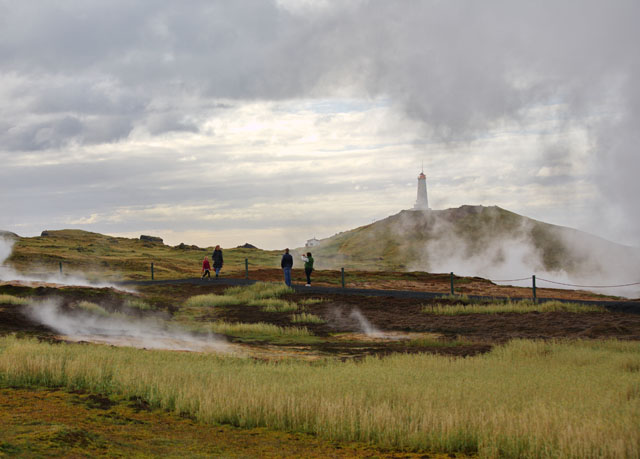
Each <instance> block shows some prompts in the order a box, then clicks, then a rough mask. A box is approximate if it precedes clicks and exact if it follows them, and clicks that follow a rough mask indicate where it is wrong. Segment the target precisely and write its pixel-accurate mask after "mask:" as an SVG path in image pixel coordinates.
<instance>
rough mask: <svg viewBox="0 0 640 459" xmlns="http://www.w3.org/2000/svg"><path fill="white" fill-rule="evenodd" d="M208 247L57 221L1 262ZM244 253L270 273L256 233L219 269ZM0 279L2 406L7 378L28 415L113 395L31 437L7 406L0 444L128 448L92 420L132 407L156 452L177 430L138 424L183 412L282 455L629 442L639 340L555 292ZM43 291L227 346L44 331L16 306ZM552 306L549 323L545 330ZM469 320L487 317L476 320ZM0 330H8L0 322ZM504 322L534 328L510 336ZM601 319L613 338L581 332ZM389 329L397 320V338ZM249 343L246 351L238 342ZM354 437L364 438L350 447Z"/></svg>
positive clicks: (332, 276)
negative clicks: (475, 293) (116, 286)
mask: <svg viewBox="0 0 640 459" xmlns="http://www.w3.org/2000/svg"><path fill="white" fill-rule="evenodd" d="M210 251H211V250H210V248H207V249H198V248H189V247H183V248H178V247H169V246H165V245H162V244H157V243H148V242H143V241H138V240H132V239H123V238H111V237H107V236H102V235H95V234H92V233H86V232H74V231H59V232H51V234H50V235H49V236H46V237H40V238H23V239H20V240H19V241H18V242H17V245H16V247H15V250H14V252H13V255H12V257H11V259H10V263H11V264H12V265H13V266H14V267H16V268H19V269H23V270H25V271H29V272H34V271H36V272H37V271H38V270H40V271H41V272H42V273H45V272H50V271H54V272H55V271H57V270H58V262H59V261H63V269H64V270H65V272H68V271H73V270H77V271H78V272H83V273H85V274H86V275H87V277H89V278H91V276H95V277H96V278H101V279H103V278H105V277H110V276H111V277H112V278H113V279H116V278H129V279H143V278H148V277H150V276H149V269H148V267H149V265H150V263H151V261H153V262H154V266H155V268H156V271H155V276H156V278H159V279H162V278H175V277H195V276H197V275H198V274H199V268H200V261H201V259H202V257H203V256H204V255H205V254H209V255H210V253H209V252H210ZM249 256H250V259H251V260H252V261H251V262H250V263H251V264H250V269H251V268H252V267H256V266H258V265H261V266H270V267H273V268H274V272H276V274H277V275H278V276H279V275H280V273H278V272H277V266H278V264H279V258H280V253H278V252H265V251H260V250H254V249H229V250H225V270H224V272H223V273H224V274H225V275H232V274H233V275H237V276H243V270H244V258H247V257H249ZM339 274H340V273H339V272H329V271H324V272H318V273H315V277H314V280H319V279H325V280H326V281H327V283H330V284H331V285H337V284H338V282H339V281H340V277H339ZM351 275H352V278H351V281H352V282H358V283H362V285H365V286H366V285H371V284H372V283H373V284H374V285H375V282H378V281H384V282H387V283H390V284H393V283H394V282H397V283H398V285H406V283H412V282H414V283H421V282H431V281H434V280H438V281H442V280H444V281H446V280H448V278H449V277H448V274H446V275H439V274H433V275H431V274H428V273H368V272H364V271H363V272H358V273H353V274H351ZM481 281H482V280H477V279H471V278H463V279H460V278H458V279H456V282H457V283H456V285H457V286H460V288H462V287H465V286H469V285H472V284H474V283H478V282H481ZM486 283H487V282H484V284H486ZM387 285H389V284H387ZM1 288H2V292H3V293H0V314H2V317H1V318H0V321H1V323H0V396H4V397H5V399H1V397H0V403H2V409H3V410H17V411H20V410H19V409H18V408H16V407H12V406H13V405H11V403H10V402H9V401H7V400H9V399H11V398H12V394H14V395H16V396H17V395H19V396H20V397H23V396H24V397H25V400H26V398H28V397H29V395H28V394H27V392H25V389H26V390H29V391H33V392H34V393H36V394H45V395H43V396H40V395H37V396H36V397H40V402H39V403H40V405H36V406H35V408H34V410H33V412H32V413H31V415H30V416H31V418H32V419H33V420H34V421H33V423H36V422H40V421H35V419H36V418H37V417H38V416H40V414H38V413H39V411H38V410H44V409H46V407H48V406H49V405H48V404H49V402H52V399H60V400H63V399H66V398H69V397H70V398H74V397H76V398H77V397H81V398H82V397H85V395H86V397H85V398H87V399H89V400H102V402H100V403H103V404H105V405H109V406H111V405H113V408H112V409H110V411H108V413H109V414H108V417H107V415H106V412H105V413H103V414H104V416H102V417H100V416H94V417H93V419H92V420H91V422H89V421H87V423H86V424H82V425H80V424H78V423H76V424H74V423H73V421H71V420H69V421H68V423H67V424H65V425H64V427H62V426H61V424H55V419H54V420H52V421H47V422H51V423H53V424H46V425H48V426H49V427H48V430H46V431H44V430H38V433H37V435H36V434H34V435H36V436H35V437H33V438H32V437H28V436H25V435H26V434H24V432H26V431H31V430H29V429H37V428H38V427H37V426H36V425H35V424H33V423H30V420H29V417H28V416H27V417H25V418H24V419H23V418H20V419H22V420H21V421H20V420H16V419H18V418H17V417H15V416H14V417H6V416H5V417H3V418H1V421H0V422H4V423H6V424H5V425H7V426H11V427H7V429H5V430H6V432H2V429H0V455H2V454H8V455H20V454H22V455H25V456H30V457H32V456H42V455H47V454H55V453H56V452H58V453H59V454H60V455H65V454H66V455H78V456H87V455H88V456H94V455H100V454H106V455H109V454H111V455H118V454H122V455H124V456H126V455H128V454H131V455H144V449H140V448H141V445H140V444H138V443H136V442H134V443H135V444H131V445H130V446H127V447H126V448H124V449H118V448H120V447H121V446H122V445H124V444H126V440H119V441H120V443H118V445H119V446H118V448H115V447H114V449H111V448H110V447H109V446H108V441H107V440H105V439H106V438H108V437H106V436H105V437H103V436H102V434H101V433H100V432H102V431H105V432H111V431H112V430H114V429H113V428H114V425H121V424H120V423H123V424H127V425H128V424H131V425H132V426H134V425H137V424H136V422H137V421H136V420H140V422H143V423H145V424H143V425H144V429H142V428H141V430H140V431H138V433H136V434H133V433H129V434H123V435H130V436H131V435H134V436H135V438H140V439H143V438H144V439H147V441H149V444H150V445H151V447H152V448H153V449H150V450H149V451H163V452H162V453H157V454H167V455H177V454H178V453H177V451H178V452H179V451H181V449H180V448H181V447H179V446H175V448H177V449H162V448H164V447H165V446H166V447H167V448H168V447H169V446H170V445H169V443H171V446H172V447H173V446H174V445H181V444H183V443H180V439H179V438H175V437H177V436H171V435H170V434H168V433H165V434H159V435H167V444H163V445H160V444H158V442H156V441H153V440H152V438H153V435H152V432H153V431H158V430H156V429H158V428H159V426H157V425H156V422H157V423H159V424H160V423H162V422H166V423H169V424H170V425H174V424H173V423H174V422H175V426H176V429H178V430H177V431H180V432H185V434H184V435H185V437H184V438H187V437H188V435H189V434H188V433H187V432H188V429H186V427H185V426H184V424H181V423H180V422H178V421H179V420H180V419H183V420H184V419H187V420H189V421H190V422H191V423H192V424H193V429H194V430H193V431H191V432H194V435H196V434H195V432H200V433H198V434H197V435H201V436H202V437H198V438H204V437H206V429H204V430H200V429H202V428H209V429H214V427H215V428H216V429H217V428H218V427H219V426H224V429H228V428H230V426H231V428H235V429H237V432H245V433H246V432H252V433H255V434H256V435H257V436H258V437H259V438H262V439H264V442H265V444H275V443H277V441H274V440H273V439H274V438H281V437H278V435H291V436H292V437H287V438H288V439H287V440H286V441H285V440H282V441H283V448H285V449H286V450H287V451H293V452H292V453H291V455H292V457H313V456H314V454H316V455H317V457H326V456H335V457H342V456H339V454H340V450H341V449H342V448H345V450H346V451H349V452H350V453H351V454H347V455H346V457H349V456H357V455H359V454H361V453H362V455H367V456H374V457H375V456H379V457H386V456H385V454H389V455H393V456H392V457H398V456H395V454H398V455H404V454H406V455H407V457H412V455H413V454H415V455H416V457H419V456H421V455H423V454H427V453H428V454H429V455H433V454H456V455H462V456H465V457H466V456H467V455H468V456H479V457H549V458H552V457H553V458H563V457H570V458H583V457H611V458H614V457H639V456H640V428H639V427H638V426H639V425H640V344H639V342H640V341H638V336H639V335H638V334H637V332H636V331H635V330H637V329H638V326H637V325H634V324H633V322H634V321H633V320H632V319H633V317H631V316H633V315H632V314H630V315H626V316H624V315H615V314H614V313H607V312H606V311H604V310H603V309H602V308H599V307H587V306H583V305H578V304H571V303H559V302H555V303H554V302H547V303H532V302H526V301H525V302H520V301H519V302H511V301H506V302H505V301H487V302H480V301H474V300H470V299H469V298H466V297H464V296H461V295H453V296H451V297H448V298H443V299H441V300H439V301H441V304H438V303H437V302H435V301H434V302H433V303H432V304H428V303H427V304H420V303H419V301H418V300H415V301H414V302H412V301H410V300H399V299H393V298H378V299H375V298H373V297H362V298H360V299H354V298H347V297H346V296H339V295H335V296H332V295H327V296H326V297H314V296H309V295H304V294H302V293H296V292H294V291H293V290H291V289H288V288H287V287H285V286H284V285H283V284H282V282H278V283H257V284H255V285H253V286H250V287H238V288H227V289H224V288H223V287H222V286H219V285H218V286H217V285H216V284H215V283H214V282H211V283H206V285H188V284H185V285H180V286H179V285H167V286H148V287H144V288H142V287H141V288H140V291H139V292H137V293H135V292H121V291H114V290H109V289H91V288H86V289H83V288H80V287H60V288H54V287H38V288H32V287H25V286H11V285H8V286H2V287H1ZM58 296H59V297H60V304H61V311H65V313H69V314H78V315H79V316H80V318H81V319H82V318H85V317H89V318H92V319H93V318H95V319H96V321H95V323H96V324H99V322H100V321H101V320H110V319H111V318H113V319H115V320H117V321H119V322H118V323H123V324H125V323H126V324H129V323H133V324H134V325H136V326H139V327H140V329H141V330H142V329H143V328H144V327H146V326H148V324H154V325H153V326H154V327H157V328H158V329H159V330H161V331H163V332H164V331H169V332H170V331H172V330H178V331H181V332H185V331H186V332H188V333H192V334H193V336H194V337H195V338H197V339H198V338H202V337H205V338H206V337H215V339H217V338H218V337H220V335H223V336H222V338H224V339H225V340H226V341H227V343H228V344H229V349H230V350H229V351H228V352H234V350H237V351H238V354H237V355H233V354H232V355H228V354H220V355H217V354H212V353H196V352H171V351H161V350H148V349H134V348H127V347H112V346H105V345H97V344H90V343H86V342H85V343H82V344H76V343H67V342H58V341H56V337H55V336H52V333H51V332H50V331H48V330H46V329H44V328H42V327H35V326H34V324H30V323H28V321H26V319H25V318H24V317H23V316H22V315H21V314H20V313H19V310H20V308H27V307H29V305H31V306H35V307H38V305H39V304H45V303H46V301H47V300H48V299H49V298H50V297H58ZM43 300H44V301H43ZM356 310H357V311H360V310H362V312H363V314H364V315H368V317H369V319H372V318H375V320H373V319H372V321H373V322H375V323H374V325H375V326H376V327H378V328H383V329H384V330H383V331H384V332H385V333H386V331H387V328H386V327H389V331H390V333H389V335H385V333H379V334H377V335H376V334H374V335H375V336H373V337H370V336H366V334H367V333H366V331H362V330H361V329H360V328H359V325H358V323H357V321H356V320H355V319H353V317H352V315H353V312H354V311H356ZM583 313H588V314H583ZM525 318H526V322H525V320H524V319H525ZM146 319H148V320H149V322H145V321H144V320H146ZM559 319H561V320H562V321H563V322H562V324H565V325H562V326H561V328H562V329H561V330H558V327H557V322H558V320H559ZM605 322H606V324H605ZM478 324H479V325H478ZM500 324H503V325H500ZM149 326H150V325H149ZM501 326H503V327H505V328H504V330H502V329H501V328H500V327H501ZM553 326H556V328H553ZM12 327H13V328H12ZM29 327H34V328H29ZM483 327H486V328H487V331H486V332H485V333H479V332H478V330H484V328H483ZM536 327H538V328H536ZM489 328H490V329H489ZM15 329H17V330H18V332H17V334H11V333H16V332H15V331H14V330H15ZM434 330H435V331H434ZM570 330H573V331H571V333H573V334H572V335H571V336H573V337H574V338H573V339H549V338H548V336H563V337H564V336H565V334H567V333H569V331H570ZM432 331H433V333H432ZM409 332H410V333H409ZM519 333H527V334H526V335H524V336H534V337H538V336H547V338H545V340H523V339H513V337H514V336H521V335H519ZM611 333H613V334H614V336H621V337H622V339H624V340H626V341H618V340H611V339H597V337H599V336H608V335H607V334H611ZM403 334H406V335H407V337H406V338H402V335H403ZM466 334H468V335H469V337H466ZM28 336H36V337H37V338H38V339H31V338H28ZM385 336H388V337H387V338H385ZM397 337H400V338H402V339H404V341H402V340H401V339H400V338H398V340H396V338H397ZM575 337H578V339H576V338H575ZM583 337H587V338H592V339H588V340H584V339H582V338H583ZM82 339H83V340H86V337H85V338H82ZM212 339H213V338H212ZM485 339H491V340H493V341H490V342H485V341H483V340H485ZM247 349H253V350H256V349H257V350H258V351H259V352H258V351H256V353H254V354H250V353H248V352H247V353H245V352H243V350H247ZM489 350H490V352H489ZM440 352H444V353H446V354H445V355H439V353H440ZM246 355H251V356H252V357H251V358H247V357H245V356H246ZM372 355H375V356H384V357H375V356H372ZM305 356H312V357H313V358H309V359H306V358H305ZM456 356H464V357H456ZM472 356H473V357H472ZM47 394H55V395H51V396H49V395H47ZM79 394H80V395H79ZM3 400H4V401H3ZM69 403H70V404H73V403H75V402H69ZM132 404H133V405H132ZM131 406H134V407H136V406H146V407H149V410H151V411H153V412H154V413H156V414H157V415H158V416H159V417H158V419H163V421H154V420H152V419H151V417H150V416H142V417H138V415H137V413H135V411H136V409H137V408H136V409H133V411H132V408H131ZM10 407H12V408H10ZM59 409H60V410H63V409H64V410H66V409H67V408H59ZM60 414H61V418H64V413H63V412H61V413H60ZM25 416H26V415H25ZM54 418H55V416H54ZM38 419H39V418H38ZM123 419H129V420H131V421H123ZM42 422H44V421H42ZM101 423H102V426H103V429H100V425H101ZM89 424H91V425H93V426H94V427H89ZM43 425H45V424H43ZM34 426H35V427H34ZM91 429H95V430H91ZM224 429H223V430H224ZM256 429H258V430H256ZM261 429H266V430H264V431H263V430H261ZM266 431H268V432H270V433H266V434H265V432H266ZM14 432H22V434H15V433H14ZM263 434H264V435H263ZM104 435H107V434H106V433H105V434H104ZM114 435H115V434H114ZM234 435H235V434H232V433H229V432H227V431H225V433H224V435H223V436H222V437H220V443H221V444H225V442H226V441H227V440H228V441H229V442H230V443H233V442H234V441H236V440H234V438H236V437H235V436H234ZM247 435H248V434H247ZM296 436H300V438H309V439H311V438H312V439H315V440H314V441H318V442H320V443H322V442H326V443H322V446H321V448H323V449H321V450H322V451H323V452H322V453H312V452H308V451H307V452H301V451H302V450H296V449H295V447H294V443H295V442H296V441H299V440H298V439H297V438H298V437H296ZM305 436H306V437H305ZM109 438H110V437H109ZM243 438H248V437H243ZM292 438H293V439H292ZM25 439H27V440H25ZM225 439H227V440H225ZM141 441H142V440H141ZM200 441H201V440H198V439H197V438H194V440H193V442H194V443H193V445H196V444H202V445H203V446H202V448H203V449H202V451H212V453H211V454H212V455H216V454H219V455H225V454H229V455H230V456H234V454H236V453H233V452H230V451H226V450H225V451H226V452H225V451H223V450H220V449H216V446H215V445H213V444H209V443H207V444H205V443H198V442H200ZM305 441H306V440H305ZM239 442H241V441H239ZM270 442H271V443H270ZM336 442H338V443H336ZM352 442H356V443H352ZM248 443H251V441H248ZM251 444H252V446H251V449H250V450H243V451H244V452H243V453H242V454H239V455H241V456H244V455H247V456H249V457H251V456H254V457H262V456H263V455H268V454H273V455H276V456H277V455H278V452H279V450H278V448H277V446H275V447H274V449H272V450H270V451H272V453H267V452H264V454H260V451H262V450H260V445H259V444H258V443H251ZM352 444H358V445H368V446H367V447H368V448H374V449H373V450H367V451H365V450H366V448H361V446H357V447H354V448H356V449H349V448H352V447H351V446H349V445H352ZM331 445H333V446H335V448H333V449H332V446H331ZM336 445H338V446H339V447H338V446H336ZM56 448H57V449H56ZM184 448H186V447H184ZM192 448H195V446H193V447H192ZM287 448H289V449H287ZM184 451H186V450H184ZM188 451H194V449H191V450H188ZM234 451H236V450H234ZM265 451H266V450H265ZM283 451H284V450H283ZM296 451H297V453H296ZM305 451H306V450H305ZM187 455H188V454H187ZM390 457H391V456H390Z"/></svg>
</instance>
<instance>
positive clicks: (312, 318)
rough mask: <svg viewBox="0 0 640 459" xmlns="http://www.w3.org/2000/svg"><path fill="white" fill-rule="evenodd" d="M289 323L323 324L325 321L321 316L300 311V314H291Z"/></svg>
mask: <svg viewBox="0 0 640 459" xmlns="http://www.w3.org/2000/svg"><path fill="white" fill-rule="evenodd" d="M291 323H293V324H323V323H326V320H324V319H323V318H322V317H318V316H317V315H315V314H310V313H308V312H301V313H300V314H292V315H291Z"/></svg>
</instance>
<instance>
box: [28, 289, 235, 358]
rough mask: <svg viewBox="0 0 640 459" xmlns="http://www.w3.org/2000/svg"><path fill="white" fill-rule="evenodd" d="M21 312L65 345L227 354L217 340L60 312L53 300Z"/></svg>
mask: <svg viewBox="0 0 640 459" xmlns="http://www.w3.org/2000/svg"><path fill="white" fill-rule="evenodd" d="M25 311H26V312H25V313H26V315H27V316H28V317H29V318H31V319H32V320H34V321H36V322H38V323H41V324H43V325H46V326H47V327H49V328H51V329H53V330H55V331H56V332H58V333H60V334H61V335H63V337H64V338H65V339H67V340H69V341H89V342H94V343H104V344H111V345H115V346H130V347H136V348H145V349H168V350H174V351H194V352H207V351H208V352H231V347H230V345H229V344H227V343H226V342H225V341H224V340H223V339H221V338H219V337H215V336H214V335H211V334H210V335H208V336H201V335H196V334H193V333H189V332H187V331H185V330H182V329H179V328H177V327H175V326H170V325H169V324H167V323H166V322H164V321H162V320H159V319H136V318H132V317H128V316H124V315H117V316H113V315H108V316H99V315H95V314H91V313H88V312H86V311H84V310H68V309H64V308H62V307H61V305H60V302H59V301H57V300H55V299H47V300H44V301H42V302H38V303H33V304H31V305H29V306H28V307H26V309H25Z"/></svg>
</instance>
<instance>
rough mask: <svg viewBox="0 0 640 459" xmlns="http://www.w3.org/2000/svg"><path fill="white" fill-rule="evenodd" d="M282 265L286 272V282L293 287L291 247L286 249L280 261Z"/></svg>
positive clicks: (283, 270)
mask: <svg viewBox="0 0 640 459" xmlns="http://www.w3.org/2000/svg"><path fill="white" fill-rule="evenodd" d="M280 267H282V272H283V273H284V283H285V284H287V287H291V268H293V257H292V256H291V254H290V253H289V249H284V254H283V255H282V260H281V261H280Z"/></svg>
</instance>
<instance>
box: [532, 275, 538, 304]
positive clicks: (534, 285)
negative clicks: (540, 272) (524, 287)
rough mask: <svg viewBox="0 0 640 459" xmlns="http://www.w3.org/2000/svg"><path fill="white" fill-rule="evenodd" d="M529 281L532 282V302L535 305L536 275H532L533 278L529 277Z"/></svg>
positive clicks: (536, 300)
mask: <svg viewBox="0 0 640 459" xmlns="http://www.w3.org/2000/svg"><path fill="white" fill-rule="evenodd" d="M531 279H532V280H533V285H532V287H533V302H534V303H537V302H538V299H537V298H536V275H535V274H534V275H533V276H531Z"/></svg>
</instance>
